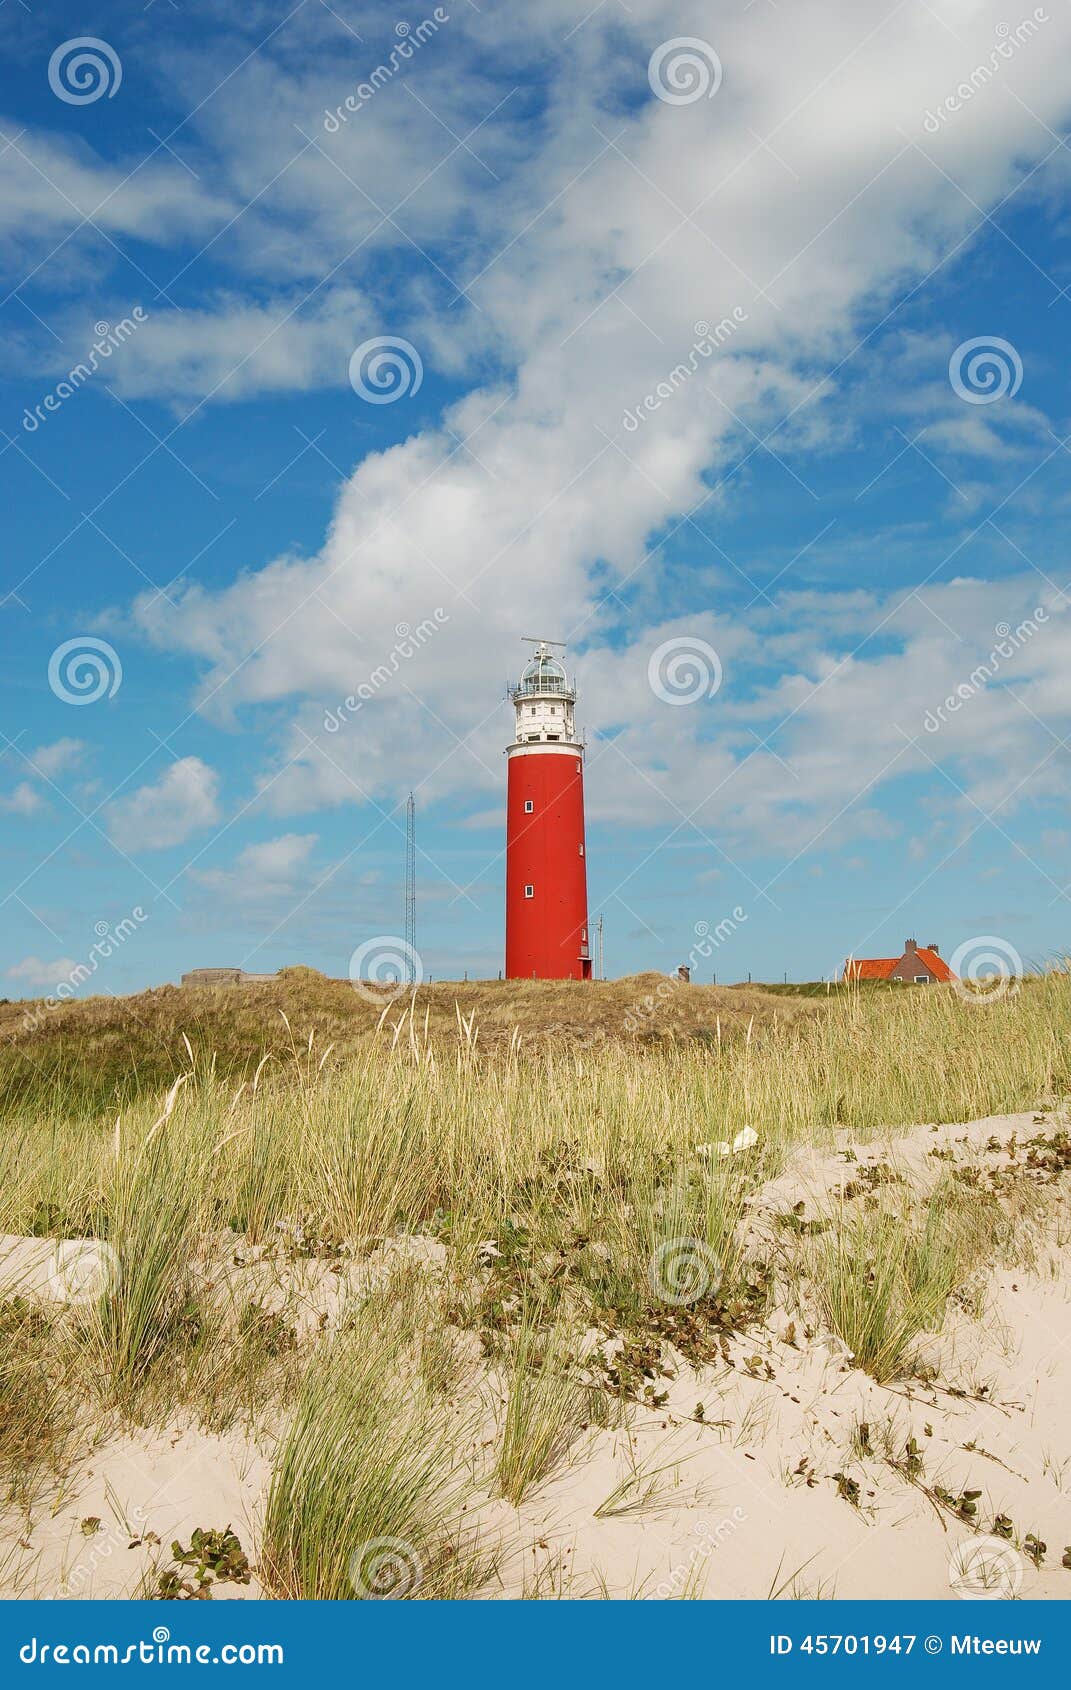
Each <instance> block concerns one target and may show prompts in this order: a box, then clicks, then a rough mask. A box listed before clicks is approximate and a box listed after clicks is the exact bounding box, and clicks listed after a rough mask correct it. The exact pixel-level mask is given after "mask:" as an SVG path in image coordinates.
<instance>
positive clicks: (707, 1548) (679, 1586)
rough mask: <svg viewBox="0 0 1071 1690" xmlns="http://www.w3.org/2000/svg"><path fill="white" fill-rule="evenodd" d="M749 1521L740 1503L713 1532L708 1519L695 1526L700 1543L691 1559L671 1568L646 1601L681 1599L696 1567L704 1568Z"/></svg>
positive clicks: (689, 1553)
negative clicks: (676, 1597)
mask: <svg viewBox="0 0 1071 1690" xmlns="http://www.w3.org/2000/svg"><path fill="white" fill-rule="evenodd" d="M746 1519H747V1514H746V1513H745V1512H744V1510H743V1509H742V1508H741V1507H740V1506H739V1504H738V1505H737V1506H736V1507H735V1508H734V1509H733V1511H732V1513H731V1514H727V1515H726V1516H725V1518H724V1519H723V1520H718V1521H716V1522H715V1524H714V1526H713V1529H712V1528H711V1527H710V1525H709V1524H708V1523H707V1521H706V1520H699V1521H698V1522H697V1523H696V1524H695V1525H694V1526H693V1527H692V1535H693V1537H697V1538H698V1539H699V1542H698V1543H696V1544H693V1546H692V1548H691V1549H690V1550H689V1551H688V1558H687V1560H686V1561H678V1562H677V1563H676V1564H675V1565H674V1566H673V1567H672V1568H671V1569H670V1574H669V1577H668V1578H666V1579H663V1580H662V1583H661V1584H659V1585H656V1586H655V1588H654V1590H652V1591H651V1593H650V1595H649V1596H648V1597H647V1598H646V1600H647V1601H648V1602H668V1601H670V1599H671V1598H672V1597H675V1596H679V1595H680V1593H681V1591H682V1590H684V1589H686V1587H687V1585H688V1581H689V1579H690V1578H691V1577H692V1575H693V1573H694V1572H695V1569H696V1567H699V1566H702V1565H703V1563H704V1562H705V1561H708V1560H709V1559H710V1557H711V1555H713V1553H714V1551H715V1550H716V1549H717V1548H718V1547H719V1545H721V1544H723V1543H726V1542H727V1541H728V1540H729V1538H731V1537H735V1535H736V1533H737V1531H738V1530H739V1528H740V1527H741V1526H742V1525H743V1524H744V1522H745V1521H746Z"/></svg>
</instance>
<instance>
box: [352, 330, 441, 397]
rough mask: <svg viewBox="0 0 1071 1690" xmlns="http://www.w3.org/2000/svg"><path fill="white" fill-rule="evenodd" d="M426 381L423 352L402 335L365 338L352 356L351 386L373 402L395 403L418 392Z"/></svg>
mask: <svg viewBox="0 0 1071 1690" xmlns="http://www.w3.org/2000/svg"><path fill="white" fill-rule="evenodd" d="M423 380H424V365H423V362H422V361H421V357H420V353H419V352H418V351H417V349H416V347H415V346H414V345H413V344H412V342H411V341H408V340H403V339H402V337H401V335H386V334H381V335H376V336H375V337H374V338H373V339H372V340H364V341H362V342H361V344H360V346H358V348H357V350H356V351H355V352H354V354H353V357H352V358H351V359H350V386H351V387H352V388H353V391H354V393H356V395H357V397H358V399H366V400H367V401H368V403H369V404H370V405H393V404H394V401H395V400H396V399H406V398H408V396H409V395H410V394H413V393H419V392H420V386H421V383H422V382H423Z"/></svg>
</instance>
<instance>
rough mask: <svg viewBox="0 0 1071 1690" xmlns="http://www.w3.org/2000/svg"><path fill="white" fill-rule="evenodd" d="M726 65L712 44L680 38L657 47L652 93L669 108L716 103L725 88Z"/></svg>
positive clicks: (651, 67)
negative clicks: (721, 90)
mask: <svg viewBox="0 0 1071 1690" xmlns="http://www.w3.org/2000/svg"><path fill="white" fill-rule="evenodd" d="M722 74H723V73H722V65H721V60H720V59H719V57H718V55H717V53H716V52H715V51H714V49H713V47H712V46H711V45H710V42H709V41H700V40H698V39H697V38H696V37H695V36H694V35H676V36H674V38H673V40H672V41H663V43H662V45H661V47H656V48H655V50H654V52H653V53H652V54H651V57H650V60H649V62H648V65H647V80H648V82H649V83H650V85H651V92H652V94H657V96H658V98H659V99H660V100H664V101H665V103H666V105H667V106H690V105H694V103H695V101H696V100H703V99H707V100H712V99H713V98H714V95H715V94H716V93H717V92H718V89H719V88H720V87H721V79H722Z"/></svg>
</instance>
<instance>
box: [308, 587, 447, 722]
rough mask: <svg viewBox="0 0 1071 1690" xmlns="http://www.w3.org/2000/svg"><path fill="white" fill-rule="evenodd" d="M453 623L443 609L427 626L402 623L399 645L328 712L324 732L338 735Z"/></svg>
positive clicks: (427, 620) (439, 608)
mask: <svg viewBox="0 0 1071 1690" xmlns="http://www.w3.org/2000/svg"><path fill="white" fill-rule="evenodd" d="M449 620H450V616H449V613H448V612H447V611H445V610H444V609H443V608H442V606H441V605H439V606H437V608H436V609H435V611H434V612H433V614H432V615H431V616H425V618H424V620H423V622H418V623H417V625H416V627H415V628H411V627H410V625H409V623H408V622H399V623H398V625H397V626H396V628H395V630H394V632H395V634H396V635H397V644H396V645H393V646H392V647H391V649H390V651H389V652H388V654H387V658H386V661H385V662H383V663H380V664H378V665H377V667H376V668H375V669H373V670H372V673H371V674H370V675H369V677H368V679H367V680H366V681H362V682H361V684H360V686H359V687H358V688H357V691H356V692H351V693H350V695H349V697H348V698H344V699H343V700H342V703H341V704H339V705H338V706H337V707H336V708H335V709H334V710H325V711H324V732H325V733H329V734H337V733H338V730H339V728H341V727H342V726H343V725H344V723H345V722H347V721H348V720H349V718H350V717H351V716H354V715H356V713H357V711H358V710H361V709H363V708H364V706H365V705H366V704H367V703H368V702H369V700H370V699H373V698H375V696H376V694H377V693H379V692H381V691H382V690H383V688H384V687H385V686H386V685H387V683H388V682H389V681H390V680H392V679H393V677H394V676H395V675H396V674H397V673H398V670H399V669H400V668H401V666H402V663H403V662H405V661H407V660H408V659H409V658H410V657H414V656H415V655H416V653H417V652H418V651H419V650H420V648H421V646H423V645H426V644H427V642H428V640H430V639H431V636H432V635H433V634H436V633H438V631H439V629H440V628H441V627H442V626H443V624H444V623H446V622H449Z"/></svg>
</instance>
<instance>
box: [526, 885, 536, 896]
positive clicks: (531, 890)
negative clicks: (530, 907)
mask: <svg viewBox="0 0 1071 1690" xmlns="http://www.w3.org/2000/svg"><path fill="white" fill-rule="evenodd" d="M524 895H525V897H526V898H534V897H535V887H534V886H526V887H525V889H524Z"/></svg>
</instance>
